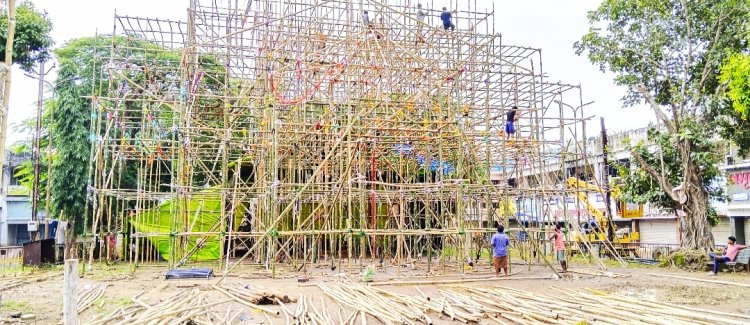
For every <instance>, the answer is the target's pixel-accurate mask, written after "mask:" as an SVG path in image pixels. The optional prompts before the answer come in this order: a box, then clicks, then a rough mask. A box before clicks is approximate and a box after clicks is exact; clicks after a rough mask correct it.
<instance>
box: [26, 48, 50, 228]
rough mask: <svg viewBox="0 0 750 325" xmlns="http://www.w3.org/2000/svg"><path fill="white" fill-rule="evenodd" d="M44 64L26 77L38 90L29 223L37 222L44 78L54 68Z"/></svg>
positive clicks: (45, 226)
mask: <svg viewBox="0 0 750 325" xmlns="http://www.w3.org/2000/svg"><path fill="white" fill-rule="evenodd" d="M44 63H45V61H41V62H39V72H38V75H37V76H36V77H34V76H30V75H27V76H28V77H32V78H34V79H37V80H39V90H38V94H37V103H36V126H35V129H34V143H33V146H32V149H31V159H32V161H33V163H34V182H33V186H32V195H31V221H38V220H39V213H38V212H39V168H40V164H41V159H42V154H41V149H40V142H41V138H42V111H43V107H44V82H45V81H44V77H45V76H46V75H47V74H48V73H49V72H50V71H51V70H52V68H54V65H53V66H52V67H51V68H50V69H49V70H47V71H44ZM48 181H49V180H48ZM44 217H45V220H46V221H45V223H44V234H43V235H42V239H47V236H48V235H49V216H48V215H45V216H44ZM38 234H39V232H38V231H37V232H34V233H32V234H31V240H32V241H33V240H37V239H38Z"/></svg>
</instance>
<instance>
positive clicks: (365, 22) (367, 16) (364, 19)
mask: <svg viewBox="0 0 750 325" xmlns="http://www.w3.org/2000/svg"><path fill="white" fill-rule="evenodd" d="M362 25H363V26H364V27H365V28H370V26H372V23H371V22H370V14H369V13H367V10H365V11H363V12H362Z"/></svg>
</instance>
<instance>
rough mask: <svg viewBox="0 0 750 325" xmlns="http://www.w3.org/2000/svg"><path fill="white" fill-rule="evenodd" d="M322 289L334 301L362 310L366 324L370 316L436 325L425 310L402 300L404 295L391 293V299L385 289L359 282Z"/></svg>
mask: <svg viewBox="0 0 750 325" xmlns="http://www.w3.org/2000/svg"><path fill="white" fill-rule="evenodd" d="M318 287H319V288H320V289H321V290H323V293H325V294H326V295H327V296H329V297H331V299H333V300H334V301H336V302H338V303H339V304H342V305H344V306H347V307H349V308H351V309H354V310H356V311H358V312H359V313H360V314H361V318H362V321H363V322H364V321H365V319H366V315H367V314H369V315H372V316H373V317H375V318H377V319H378V320H380V321H381V322H383V323H385V324H391V323H397V324H415V323H417V322H420V323H426V324H432V320H430V318H429V316H427V314H426V311H425V310H424V309H423V308H419V306H418V305H415V304H413V303H411V302H412V300H410V299H399V297H401V296H396V295H392V294H391V297H390V298H389V297H388V295H384V294H383V291H382V290H375V289H374V288H372V287H370V286H365V285H362V284H359V283H330V284H323V283H321V284H319V285H318Z"/></svg>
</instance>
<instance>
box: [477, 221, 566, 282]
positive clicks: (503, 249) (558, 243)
mask: <svg viewBox="0 0 750 325" xmlns="http://www.w3.org/2000/svg"><path fill="white" fill-rule="evenodd" d="M548 240H549V241H551V242H553V243H554V247H555V255H556V256H557V260H558V261H559V262H560V267H562V271H563V272H568V262H567V260H566V259H565V235H564V234H563V232H562V227H561V226H560V224H557V225H555V231H554V232H553V233H552V235H551V236H550V237H549V238H548ZM491 243H492V266H493V267H494V268H495V276H498V277H499V276H500V271H501V270H502V271H503V273H504V274H505V276H508V275H509V274H508V246H510V238H509V237H508V235H507V234H506V233H505V227H503V226H502V225H498V226H497V233H496V234H494V235H492V241H491Z"/></svg>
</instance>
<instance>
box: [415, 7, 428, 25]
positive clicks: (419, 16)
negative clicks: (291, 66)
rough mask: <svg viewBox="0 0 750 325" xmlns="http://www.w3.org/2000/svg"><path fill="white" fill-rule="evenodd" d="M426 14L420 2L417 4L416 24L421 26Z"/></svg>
mask: <svg viewBox="0 0 750 325" xmlns="http://www.w3.org/2000/svg"><path fill="white" fill-rule="evenodd" d="M426 16H427V13H426V12H425V11H424V10H423V9H422V4H421V3H418V4H417V20H418V22H417V24H419V26H420V27H421V26H422V24H424V18H425V17H426Z"/></svg>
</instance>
